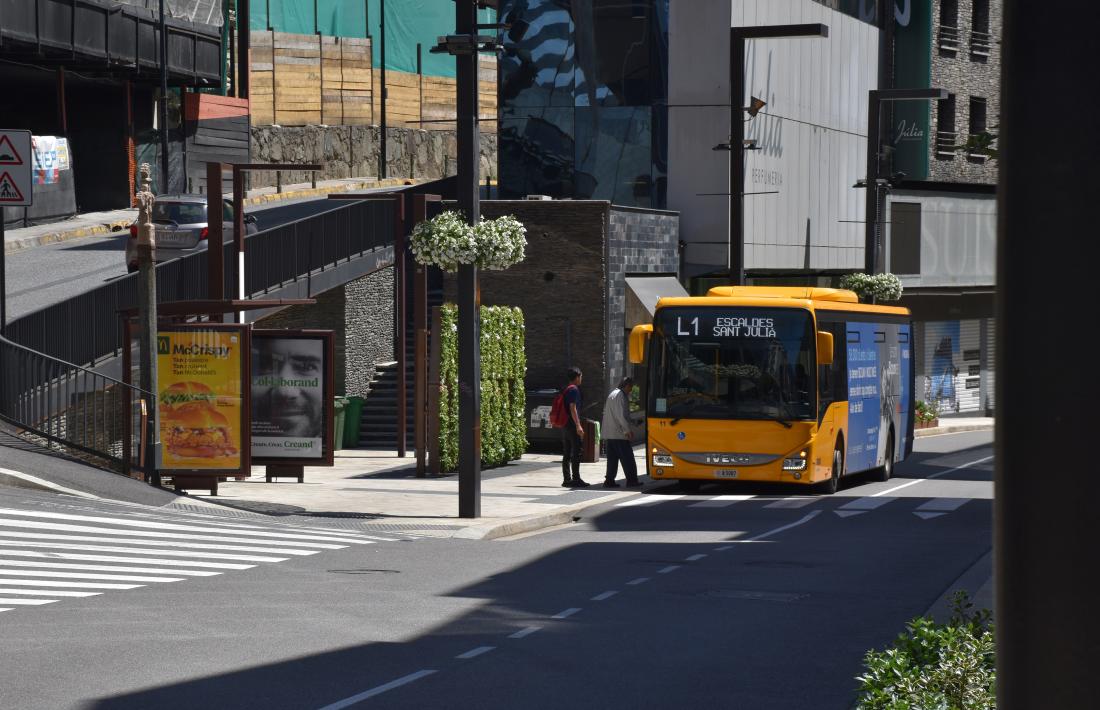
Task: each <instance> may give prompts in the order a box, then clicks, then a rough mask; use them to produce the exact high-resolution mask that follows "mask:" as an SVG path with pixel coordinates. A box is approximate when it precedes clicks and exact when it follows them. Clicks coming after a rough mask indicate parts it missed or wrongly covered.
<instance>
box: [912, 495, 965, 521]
mask: <svg viewBox="0 0 1100 710" xmlns="http://www.w3.org/2000/svg"><path fill="white" fill-rule="evenodd" d="M970 500H971V499H970V498H933V499H932V500H930V501H928V502H927V503H925V504H923V505H921V506H918V507H917V509H916V510H914V511H913V515H915V516H917V517H918V518H921V519H922V520H931V519H932V518H938V517H940V516H941V515H947V514H948V513H951V512H953V511H956V510H958V509H959V508H961V507H962V506H963V505H965V504H966V503H969V502H970Z"/></svg>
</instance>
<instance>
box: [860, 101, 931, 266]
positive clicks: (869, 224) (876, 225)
mask: <svg viewBox="0 0 1100 710" xmlns="http://www.w3.org/2000/svg"><path fill="white" fill-rule="evenodd" d="M946 98H947V90H946V89H872V90H871V91H870V92H869V93H868V95H867V203H866V206H865V211H864V220H865V222H866V225H865V226H866V231H865V235H866V236H865V243H864V269H865V270H866V272H867V273H868V274H877V273H880V272H881V271H883V270H884V268H883V266H884V265H883V264H882V263H881V261H882V224H881V222H882V220H881V217H880V215H881V213H882V210H881V207H882V190H881V185H880V180H881V178H882V174H881V172H882V171H881V168H882V154H881V153H882V145H881V143H882V102H883V101H928V100H934V101H935V100H943V99H946Z"/></svg>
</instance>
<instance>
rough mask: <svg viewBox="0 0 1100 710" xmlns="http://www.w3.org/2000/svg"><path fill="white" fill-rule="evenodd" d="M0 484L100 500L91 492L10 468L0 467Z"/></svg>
mask: <svg viewBox="0 0 1100 710" xmlns="http://www.w3.org/2000/svg"><path fill="white" fill-rule="evenodd" d="M0 485H7V486H11V487H13V488H26V489H28V490H32V491H45V492H47V493H64V494H65V495H70V496H77V497H78V498H88V499H91V500H100V498H99V496H95V495H92V494H91V493H85V492H83V491H77V490H74V489H72V488H66V487H65V486H59V485H57V484H56V483H51V482H49V481H46V480H43V479H41V478H38V477H37V476H32V475H30V474H27V473H22V472H20V471H12V470H11V469H10V468H0Z"/></svg>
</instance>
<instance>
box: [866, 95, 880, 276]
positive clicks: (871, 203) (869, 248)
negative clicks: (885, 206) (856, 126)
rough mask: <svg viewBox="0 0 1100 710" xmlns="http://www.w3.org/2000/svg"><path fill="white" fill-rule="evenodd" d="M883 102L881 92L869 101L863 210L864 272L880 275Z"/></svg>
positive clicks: (871, 96) (870, 96) (869, 97)
mask: <svg viewBox="0 0 1100 710" xmlns="http://www.w3.org/2000/svg"><path fill="white" fill-rule="evenodd" d="M881 113H882V100H881V98H880V94H879V92H878V91H875V90H872V91H871V92H869V94H868V97H867V201H866V203H865V204H864V208H863V219H864V222H865V224H864V244H863V262H864V264H863V268H864V271H866V272H867V273H868V274H877V273H878V272H879V271H880V269H879V263H878V262H879V250H880V249H881V242H882V237H881V234H882V232H881V231H880V225H879V188H878V181H879V153H880V152H881V150H882V147H881V145H880V143H881V141H882V138H881V136H880V135H879V131H880V114H881Z"/></svg>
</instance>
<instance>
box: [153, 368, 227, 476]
mask: <svg viewBox="0 0 1100 710" xmlns="http://www.w3.org/2000/svg"><path fill="white" fill-rule="evenodd" d="M160 400H161V438H162V440H163V443H164V446H165V448H166V449H167V451H168V453H169V454H170V455H172V456H174V457H176V458H188V459H215V458H219V457H222V456H233V455H234V454H236V453H237V448H236V446H234V445H233V439H232V436H231V435H230V425H229V420H228V419H227V418H226V417H225V415H224V414H222V413H221V412H219V411H218V410H217V408H216V407H217V395H215V394H214V391H213V390H211V389H210V388H209V387H207V386H206V385H204V384H203V383H201V382H176V383H174V384H172V385H171V386H169V387H168V388H167V389H165V390H164V391H163V392H161V395H160Z"/></svg>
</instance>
